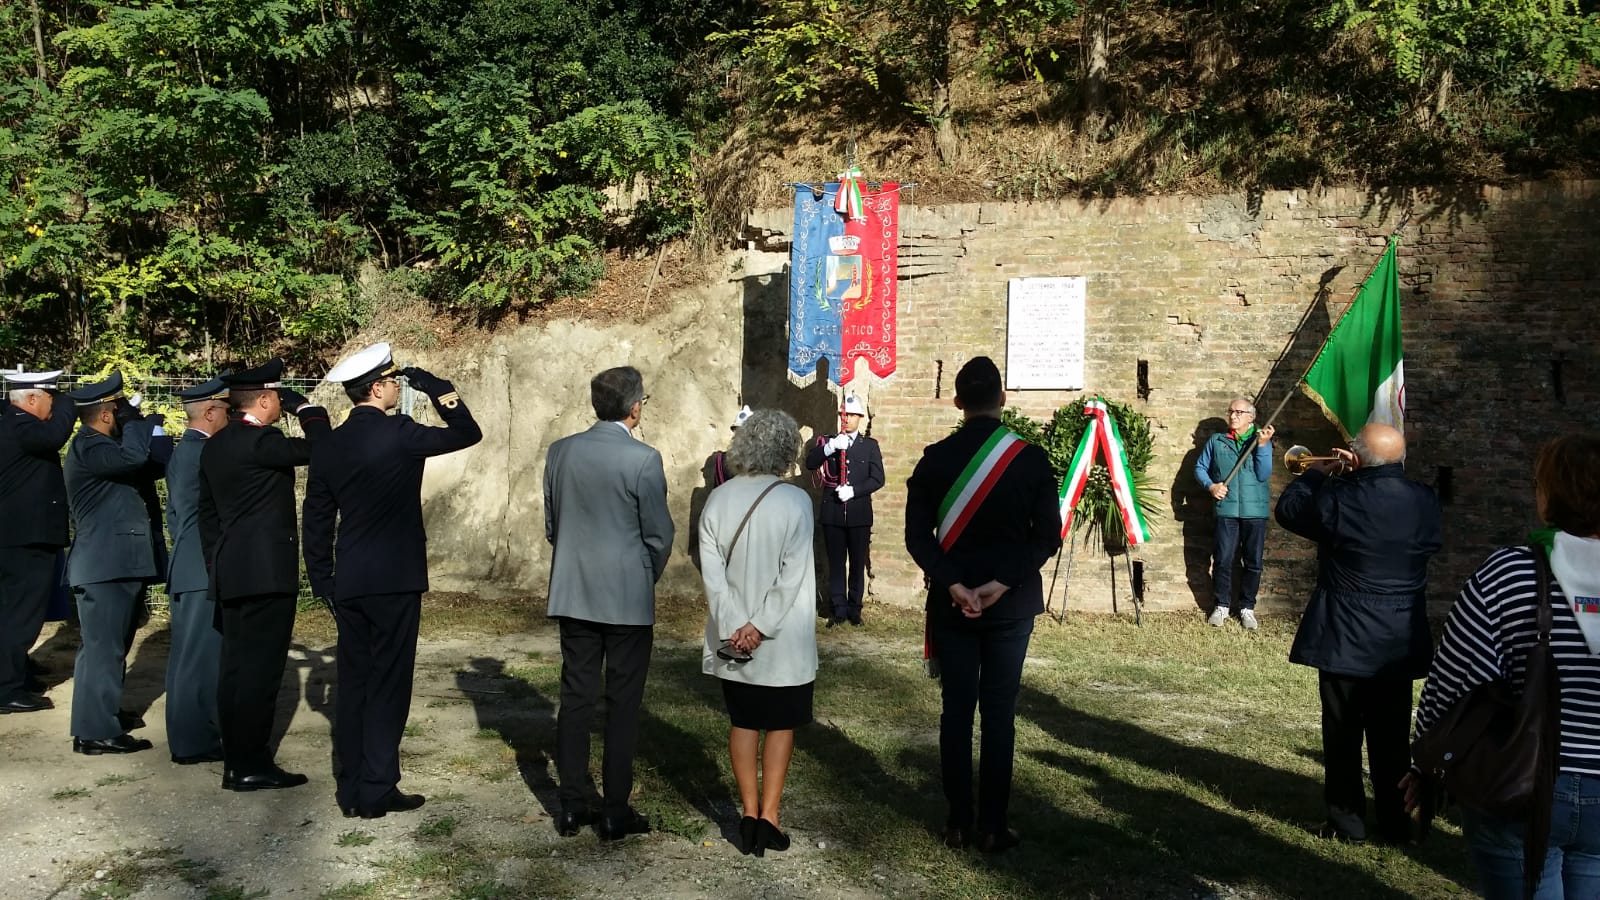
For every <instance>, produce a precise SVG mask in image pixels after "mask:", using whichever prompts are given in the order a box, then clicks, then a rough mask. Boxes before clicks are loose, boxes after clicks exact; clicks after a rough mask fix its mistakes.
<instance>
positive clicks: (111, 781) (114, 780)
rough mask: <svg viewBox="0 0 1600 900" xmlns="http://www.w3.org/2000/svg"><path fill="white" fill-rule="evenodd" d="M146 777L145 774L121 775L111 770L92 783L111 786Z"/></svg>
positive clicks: (96, 785)
mask: <svg viewBox="0 0 1600 900" xmlns="http://www.w3.org/2000/svg"><path fill="white" fill-rule="evenodd" d="M146 777H148V776H145V775H122V774H119V773H115V772H113V773H112V774H110V775H102V776H101V777H100V778H99V779H97V780H96V781H95V783H94V784H95V787H111V786H112V785H118V784H133V783H134V782H136V781H143V780H144V779H145V778H146Z"/></svg>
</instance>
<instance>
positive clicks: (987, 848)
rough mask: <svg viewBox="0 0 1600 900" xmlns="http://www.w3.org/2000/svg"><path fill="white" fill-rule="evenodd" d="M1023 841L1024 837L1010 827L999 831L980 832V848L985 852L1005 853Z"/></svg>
mask: <svg viewBox="0 0 1600 900" xmlns="http://www.w3.org/2000/svg"><path fill="white" fill-rule="evenodd" d="M1020 843H1022V838H1020V837H1018V836H1017V833H1016V832H1015V831H1012V830H1011V829H1009V828H1002V829H1001V830H999V831H980V832H978V840H977V844H978V849H979V850H981V851H983V852H984V853H1004V852H1006V851H1007V850H1010V849H1011V848H1012V847H1015V846H1016V845H1018V844H1020Z"/></svg>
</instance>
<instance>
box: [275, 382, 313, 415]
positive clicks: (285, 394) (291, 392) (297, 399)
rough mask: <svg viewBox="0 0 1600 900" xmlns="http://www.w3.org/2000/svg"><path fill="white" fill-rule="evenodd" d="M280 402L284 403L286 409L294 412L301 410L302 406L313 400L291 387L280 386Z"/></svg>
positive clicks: (309, 403) (308, 404)
mask: <svg viewBox="0 0 1600 900" xmlns="http://www.w3.org/2000/svg"><path fill="white" fill-rule="evenodd" d="M278 402H279V403H282V404H283V408H284V409H287V410H288V411H290V412H292V413H297V412H299V411H300V408H301V407H304V406H310V405H311V401H310V400H308V399H307V398H306V395H305V394H302V393H300V392H299V391H297V390H295V389H294V388H290V387H280V388H278Z"/></svg>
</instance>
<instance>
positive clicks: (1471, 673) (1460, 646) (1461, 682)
mask: <svg viewBox="0 0 1600 900" xmlns="http://www.w3.org/2000/svg"><path fill="white" fill-rule="evenodd" d="M1538 598H1539V593H1538V587H1537V585H1536V583H1535V580H1534V561H1533V554H1532V552H1531V551H1530V550H1529V549H1528V548H1527V547H1525V546H1524V547H1502V548H1501V549H1499V550H1496V551H1494V552H1493V553H1491V554H1490V555H1489V558H1488V559H1486V560H1484V562H1483V565H1481V566H1479V567H1478V571H1476V572H1474V573H1473V574H1472V577H1471V578H1469V579H1467V583H1466V586H1465V587H1463V588H1462V589H1461V596H1460V598H1459V599H1457V600H1456V604H1455V606H1454V607H1453V608H1452V609H1451V610H1450V619H1449V621H1448V622H1447V623H1446V624H1445V631H1444V640H1442V641H1441V642H1440V643H1439V650H1438V652H1437V653H1436V654H1435V655H1434V657H1433V665H1432V667H1431V668H1430V670H1429V672H1428V682H1427V684H1426V685H1425V686H1424V687H1423V689H1422V699H1421V701H1420V702H1419V703H1418V704H1417V733H1418V734H1421V733H1423V732H1425V731H1427V730H1428V729H1429V728H1431V727H1433V725H1434V723H1435V722H1437V721H1439V719H1440V717H1442V716H1443V715H1444V714H1445V713H1446V712H1448V711H1449V710H1450V708H1451V707H1453V706H1455V704H1456V703H1457V701H1459V700H1460V699H1461V698H1463V697H1465V696H1466V695H1467V694H1468V693H1470V692H1471V691H1472V689H1473V688H1476V687H1477V686H1479V685H1481V684H1487V683H1489V682H1492V681H1496V680H1499V679H1502V678H1509V679H1510V681H1511V683H1512V684H1513V685H1514V686H1515V687H1516V688H1517V690H1518V691H1520V690H1521V689H1522V685H1523V680H1524V678H1525V669H1526V666H1527V661H1528V653H1529V652H1530V651H1531V650H1532V648H1533V647H1535V646H1536V645H1537V644H1538V643H1539V620H1538V615H1537V613H1538V607H1537V605H1536V604H1537V602H1538ZM1550 603H1551V605H1552V607H1553V609H1552V611H1551V617H1550V646H1551V649H1552V650H1553V651H1554V653H1555V661H1556V671H1557V672H1558V673H1559V675H1560V679H1561V771H1563V772H1576V773H1580V774H1584V775H1600V657H1597V656H1595V655H1594V654H1592V653H1590V652H1589V647H1588V645H1587V644H1586V643H1585V642H1584V640H1583V632H1581V631H1579V630H1578V622H1577V620H1576V619H1575V618H1573V615H1572V609H1571V605H1570V604H1569V603H1567V601H1566V597H1565V596H1563V595H1562V593H1561V585H1560V584H1557V583H1556V582H1555V580H1554V579H1552V580H1551V582H1550Z"/></svg>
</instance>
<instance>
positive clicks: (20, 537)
mask: <svg viewBox="0 0 1600 900" xmlns="http://www.w3.org/2000/svg"><path fill="white" fill-rule="evenodd" d="M77 419H78V417H77V410H76V409H74V407H73V405H72V401H71V400H69V399H67V398H65V397H60V396H58V397H56V400H55V405H54V406H53V407H51V410H50V418H48V419H39V418H36V417H35V416H34V415H33V413H30V412H28V411H27V410H25V409H23V408H22V407H20V406H16V405H14V404H10V403H7V404H6V406H5V409H4V411H3V412H0V547H25V546H42V547H65V546H66V545H67V485H66V482H65V481H63V480H62V475H61V448H62V446H63V445H65V444H66V443H67V438H70V437H72V427H73V424H74V423H76V422H77Z"/></svg>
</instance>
